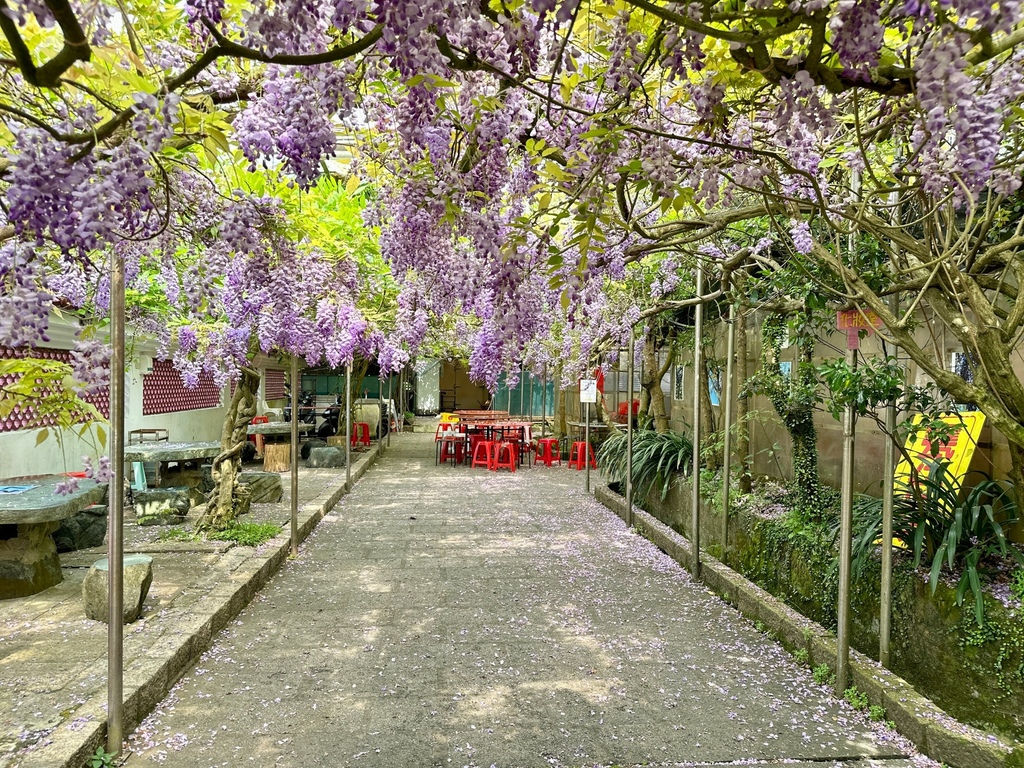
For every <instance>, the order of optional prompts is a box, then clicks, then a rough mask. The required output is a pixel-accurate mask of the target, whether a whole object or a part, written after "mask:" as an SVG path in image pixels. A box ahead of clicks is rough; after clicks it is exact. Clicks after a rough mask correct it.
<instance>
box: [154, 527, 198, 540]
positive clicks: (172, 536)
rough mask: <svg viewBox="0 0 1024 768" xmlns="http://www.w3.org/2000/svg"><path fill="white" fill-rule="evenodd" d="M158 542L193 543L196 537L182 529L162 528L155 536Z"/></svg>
mask: <svg viewBox="0 0 1024 768" xmlns="http://www.w3.org/2000/svg"><path fill="white" fill-rule="evenodd" d="M157 538H158V539H159V540H160V541H195V540H196V535H195V533H193V532H192V531H187V530H185V529H184V528H164V529H163V530H162V531H160V533H159V534H157Z"/></svg>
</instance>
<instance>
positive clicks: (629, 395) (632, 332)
mask: <svg viewBox="0 0 1024 768" xmlns="http://www.w3.org/2000/svg"><path fill="white" fill-rule="evenodd" d="M635 337H636V329H634V328H633V327H632V326H630V328H629V347H628V349H629V352H628V353H627V355H626V379H627V381H626V526H627V527H629V528H632V527H633V421H634V419H633V354H634V345H635ZM615 389H616V390H617V389H618V387H616V388H615Z"/></svg>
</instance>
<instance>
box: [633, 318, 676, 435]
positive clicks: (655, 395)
mask: <svg viewBox="0 0 1024 768" xmlns="http://www.w3.org/2000/svg"><path fill="white" fill-rule="evenodd" d="M673 359H674V355H673V354H672V353H671V352H670V353H669V354H668V355H666V356H665V363H664V365H660V364H659V363H658V351H657V349H656V347H655V341H654V334H648V335H647V338H645V339H644V347H643V361H644V371H643V376H642V377H641V379H640V388H641V390H643V392H644V393H645V394H646V398H645V399H646V401H647V403H648V406H647V407H648V408H649V413H650V415H651V418H652V419H654V429H655V430H656V431H658V432H668V414H667V413H666V412H665V394H664V393H663V392H662V391H661V380H662V379H663V378H664V376H665V374H666V373H667V372H668V369H669V367H671V365H672V361H673ZM642 408H643V402H641V409H642Z"/></svg>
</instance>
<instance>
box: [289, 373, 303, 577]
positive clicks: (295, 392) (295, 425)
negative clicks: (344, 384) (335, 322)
mask: <svg viewBox="0 0 1024 768" xmlns="http://www.w3.org/2000/svg"><path fill="white" fill-rule="evenodd" d="M300 388H301V382H300V381H299V358H298V356H296V355H292V445H291V451H292V461H291V465H292V478H291V479H292V498H291V502H292V557H298V556H299V389H300Z"/></svg>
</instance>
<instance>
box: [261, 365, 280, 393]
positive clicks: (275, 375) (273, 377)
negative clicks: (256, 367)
mask: <svg viewBox="0 0 1024 768" xmlns="http://www.w3.org/2000/svg"><path fill="white" fill-rule="evenodd" d="M283 397H285V391H284V371H275V370H271V369H269V368H268V369H267V371H266V372H265V374H264V377H263V399H264V400H279V399H281V398H283Z"/></svg>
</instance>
